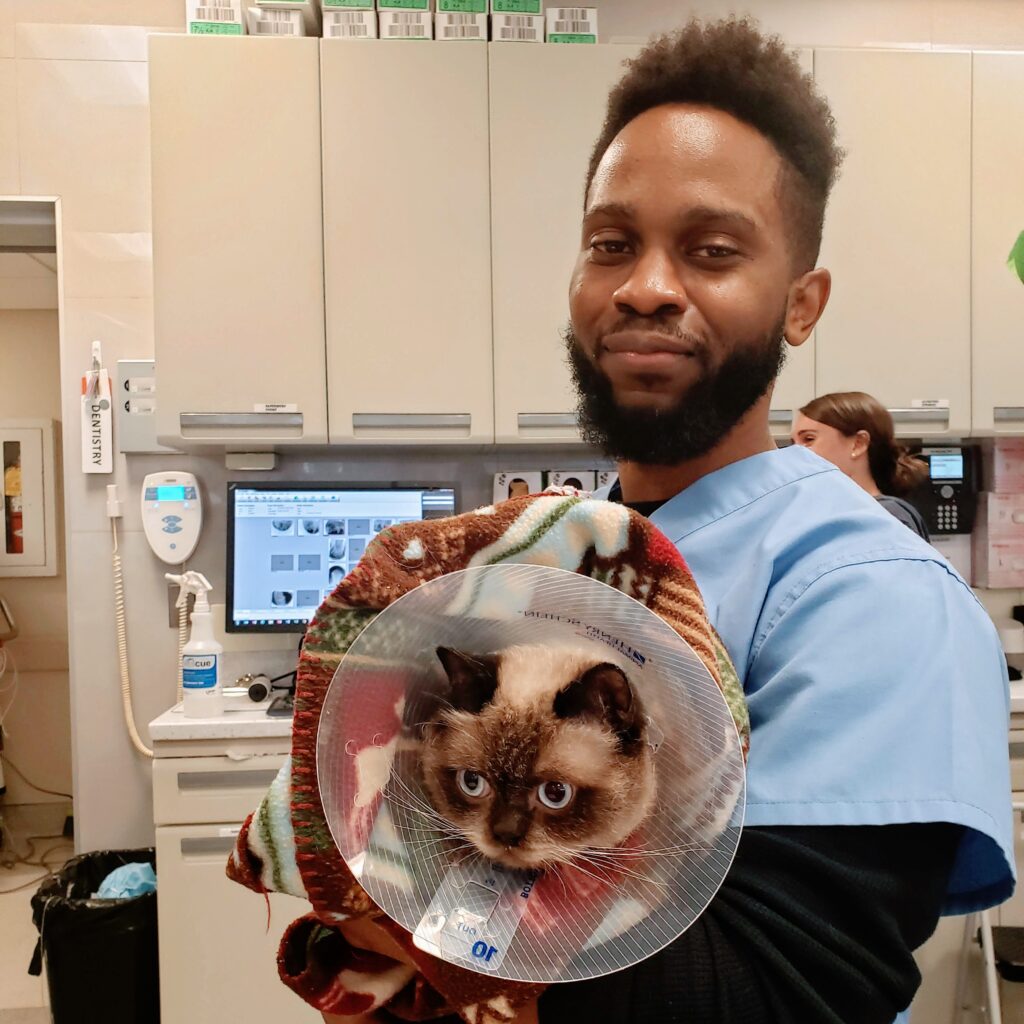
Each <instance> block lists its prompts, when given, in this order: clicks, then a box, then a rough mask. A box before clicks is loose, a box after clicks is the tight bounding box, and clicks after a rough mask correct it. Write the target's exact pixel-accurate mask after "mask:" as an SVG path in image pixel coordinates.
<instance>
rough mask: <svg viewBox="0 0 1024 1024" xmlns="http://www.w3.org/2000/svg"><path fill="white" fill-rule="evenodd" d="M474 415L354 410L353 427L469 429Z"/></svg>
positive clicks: (463, 413) (466, 413) (464, 413)
mask: <svg viewBox="0 0 1024 1024" xmlns="http://www.w3.org/2000/svg"><path fill="white" fill-rule="evenodd" d="M472 423H473V417H472V416H471V415H470V414H469V413H468V412H354V413H352V428H353V429H354V430H359V429H361V428H363V429H365V428H371V429H377V430H382V429H383V430H389V429H390V430H397V429H402V428H409V427H412V428H415V429H421V430H422V429H430V428H438V427H440V428H443V429H452V428H456V429H459V430H469V429H470V427H471V426H472Z"/></svg>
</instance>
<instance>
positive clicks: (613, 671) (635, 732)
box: [554, 662, 643, 746]
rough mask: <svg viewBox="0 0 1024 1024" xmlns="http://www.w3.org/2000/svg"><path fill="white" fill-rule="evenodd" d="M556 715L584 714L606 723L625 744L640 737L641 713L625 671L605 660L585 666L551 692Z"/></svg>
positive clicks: (568, 716) (571, 716)
mask: <svg viewBox="0 0 1024 1024" xmlns="http://www.w3.org/2000/svg"><path fill="white" fill-rule="evenodd" d="M554 710H555V715H556V716H557V717H558V718H588V719H591V720H592V721H597V722H602V723H604V724H606V725H608V726H609V727H610V728H611V729H612V731H613V732H614V733H615V734H616V735H617V736H618V737H619V739H620V740H621V741H622V744H623V746H629V745H631V744H634V743H637V742H638V741H639V740H640V736H641V733H642V731H643V714H642V712H641V710H640V705H639V703H638V701H637V700H636V698H635V697H634V695H633V688H632V687H631V686H630V685H629V680H628V679H627V678H626V673H625V672H623V671H622V669H620V668H618V667H617V666H616V665H611V664H608V663H607V662H605V663H604V664H601V665H595V666H594V667H593V668H589V669H587V671H586V672H584V673H583V675H581V676H580V677H579V679H575V680H573V682H571V683H570V684H569V685H568V686H566V687H564V688H563V689H562V690H560V691H559V692H558V693H557V694H555V707H554Z"/></svg>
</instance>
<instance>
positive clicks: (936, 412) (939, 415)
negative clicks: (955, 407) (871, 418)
mask: <svg viewBox="0 0 1024 1024" xmlns="http://www.w3.org/2000/svg"><path fill="white" fill-rule="evenodd" d="M889 415H890V416H892V418H893V422H894V423H945V424H946V425H947V426H948V425H949V410H948V409H890V410H889Z"/></svg>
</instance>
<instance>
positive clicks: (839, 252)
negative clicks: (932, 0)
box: [814, 50, 1005, 437]
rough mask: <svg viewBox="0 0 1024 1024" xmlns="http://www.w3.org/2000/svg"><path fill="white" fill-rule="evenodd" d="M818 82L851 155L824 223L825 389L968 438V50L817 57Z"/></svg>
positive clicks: (937, 432) (821, 380)
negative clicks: (867, 396) (856, 395)
mask: <svg viewBox="0 0 1024 1024" xmlns="http://www.w3.org/2000/svg"><path fill="white" fill-rule="evenodd" d="M814 74H815V79H816V81H817V83H818V85H819V86H820V87H821V89H822V91H823V92H824V94H825V96H826V97H827V98H828V100H829V103H830V104H831V107H832V112H833V114H834V115H835V119H836V124H837V126H838V130H839V138H840V142H841V144H842V145H843V146H844V147H845V148H846V149H847V157H846V161H845V163H844V165H843V168H842V172H841V175H840V178H839V181H838V182H837V183H836V187H835V190H834V192H833V195H832V199H831V202H830V203H829V209H828V212H827V215H826V219H825V237H824V243H823V246H822V255H821V260H820V263H821V265H822V266H825V267H828V268H829V269H830V270H831V271H832V276H833V284H832V297H831V299H830V300H829V304H828V308H827V309H826V311H825V314H824V316H823V317H822V319H821V321H820V323H819V324H818V329H817V343H816V344H817V369H816V376H817V391H818V393H819V394H820V393H823V392H829V391H867V392H870V393H871V394H873V395H874V396H875V397H876V398H878V399H879V401H881V402H882V403H883V404H884V405H886V406H887V407H889V408H890V409H891V410H895V411H894V415H893V418H894V419H895V421H896V430H897V433H900V434H902V435H904V436H918V437H920V436H942V435H959V434H966V433H967V432H968V431H969V429H970V422H971V420H970V398H971V395H970V329H971V309H970V306H971V296H970V265H969V260H970V247H971V211H970V180H971V149H970V146H971V57H970V54H965V53H914V52H893V51H889V52H881V51H871V50H856V51H854V50H818V51H816V53H815V63H814ZM1004 259H1005V256H1004ZM929 400H938V404H939V405H941V403H942V402H948V409H944V408H932V409H929V408H927V406H928V404H929Z"/></svg>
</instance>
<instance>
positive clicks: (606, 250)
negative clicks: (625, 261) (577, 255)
mask: <svg viewBox="0 0 1024 1024" xmlns="http://www.w3.org/2000/svg"><path fill="white" fill-rule="evenodd" d="M590 248H591V249H593V250H595V251H596V252H600V253H603V254H604V255H605V256H624V255H625V254H626V253H627V252H628V251H629V242H627V241H626V240H625V239H622V238H598V239H595V240H594V241H593V242H591V243H590Z"/></svg>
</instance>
